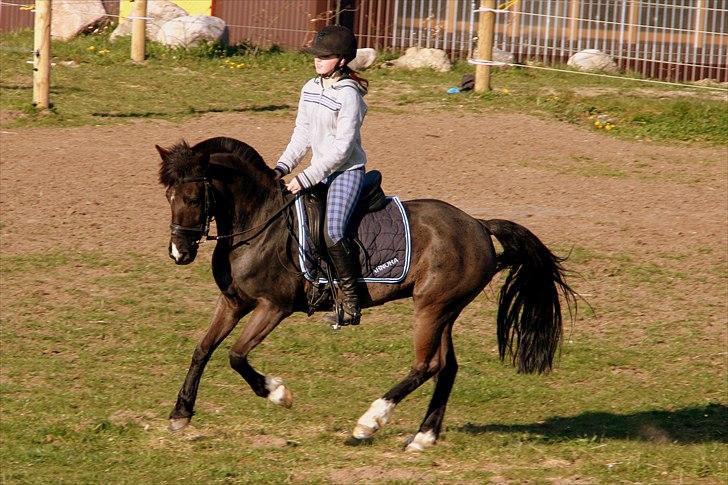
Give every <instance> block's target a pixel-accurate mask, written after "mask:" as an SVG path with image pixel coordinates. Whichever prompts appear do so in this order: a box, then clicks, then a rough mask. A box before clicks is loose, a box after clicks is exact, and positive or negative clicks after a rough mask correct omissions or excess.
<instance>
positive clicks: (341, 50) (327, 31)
mask: <svg viewBox="0 0 728 485" xmlns="http://www.w3.org/2000/svg"><path fill="white" fill-rule="evenodd" d="M306 52H308V53H310V54H313V55H314V56H316V57H328V56H336V57H341V58H342V59H346V62H347V63H348V62H351V61H352V60H353V59H354V58H355V57H356V37H355V36H354V33H353V32H352V31H351V30H349V29H347V28H346V27H342V26H341V25H327V26H326V27H324V28H323V29H321V30H319V31H318V32H317V33H316V36H315V37H314V38H313V42H312V43H311V47H309V48H307V49H306Z"/></svg>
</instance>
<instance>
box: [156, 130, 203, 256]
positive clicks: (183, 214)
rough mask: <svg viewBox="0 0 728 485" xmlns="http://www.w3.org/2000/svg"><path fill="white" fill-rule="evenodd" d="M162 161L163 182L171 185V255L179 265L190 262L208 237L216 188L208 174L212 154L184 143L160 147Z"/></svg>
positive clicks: (169, 193)
mask: <svg viewBox="0 0 728 485" xmlns="http://www.w3.org/2000/svg"><path fill="white" fill-rule="evenodd" d="M156 148H157V151H158V152H159V155H160V156H161V157H162V163H161V166H160V169H159V182H160V183H161V184H162V185H164V186H165V187H166V188H167V191H166V196H167V201H169V206H170V208H171V209H172V221H171V224H170V230H171V236H170V240H169V257H170V258H172V259H174V262H175V263H177V264H189V263H191V262H192V261H194V260H195V257H196V256H197V247H198V245H199V243H200V240H202V239H203V238H204V237H206V236H207V232H208V229H209V224H210V218H211V217H212V203H213V200H212V191H211V188H210V183H209V179H208V177H207V174H206V171H207V165H208V160H209V156H208V155H207V154H206V153H204V152H198V151H195V150H194V148H191V147H190V146H189V145H187V143H185V142H182V143H179V144H177V145H174V146H173V147H171V148H169V149H164V148H162V147H160V146H158V145H157V146H156Z"/></svg>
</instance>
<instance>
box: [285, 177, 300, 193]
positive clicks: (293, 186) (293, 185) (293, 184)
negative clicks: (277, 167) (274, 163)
mask: <svg viewBox="0 0 728 485" xmlns="http://www.w3.org/2000/svg"><path fill="white" fill-rule="evenodd" d="M286 188H287V189H288V190H290V191H291V193H292V194H297V193H298V192H300V191H301V190H302V189H303V187H301V184H299V183H298V180H296V179H295V178H294V179H293V180H291V181H290V182H288V183H287V184H286Z"/></svg>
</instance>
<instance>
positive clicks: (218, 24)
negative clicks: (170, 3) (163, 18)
mask: <svg viewBox="0 0 728 485" xmlns="http://www.w3.org/2000/svg"><path fill="white" fill-rule="evenodd" d="M155 40H156V41H157V42H161V43H162V44H164V45H167V46H169V47H193V46H196V45H197V44H199V43H200V42H217V41H221V42H227V25H226V24H225V21H224V20H223V19H220V18H217V17H212V16H210V15H188V16H185V17H177V18H176V19H174V20H170V21H169V22H167V23H165V24H164V25H162V28H161V29H159V32H158V33H157V38H156V39H155Z"/></svg>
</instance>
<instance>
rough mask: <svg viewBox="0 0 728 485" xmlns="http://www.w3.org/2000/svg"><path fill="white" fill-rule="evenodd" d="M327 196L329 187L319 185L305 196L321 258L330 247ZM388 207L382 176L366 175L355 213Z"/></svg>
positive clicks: (309, 224) (317, 249)
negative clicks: (326, 229) (327, 233)
mask: <svg viewBox="0 0 728 485" xmlns="http://www.w3.org/2000/svg"><path fill="white" fill-rule="evenodd" d="M326 195H327V187H326V186H325V185H324V184H317V185H315V186H314V187H312V188H311V189H309V190H308V191H307V192H306V193H305V194H304V195H303V204H304V207H305V208H306V217H307V219H308V227H309V231H310V234H311V239H312V241H311V242H312V244H313V246H314V249H315V250H316V252H317V253H318V254H319V255H320V256H324V255H326V248H327V247H328V246H329V244H328V241H327V235H326V231H325V228H326ZM386 205H387V197H386V196H385V195H384V190H382V174H381V172H379V171H378V170H372V171H370V172H367V173H366V174H365V175H364V185H363V187H362V189H361V195H360V196H359V201H358V202H357V204H356V208H355V209H354V211H355V213H359V214H365V213H368V212H376V211H378V210H381V209H383V208H384V206H386Z"/></svg>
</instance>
